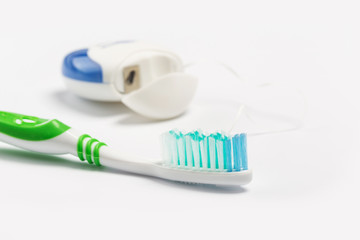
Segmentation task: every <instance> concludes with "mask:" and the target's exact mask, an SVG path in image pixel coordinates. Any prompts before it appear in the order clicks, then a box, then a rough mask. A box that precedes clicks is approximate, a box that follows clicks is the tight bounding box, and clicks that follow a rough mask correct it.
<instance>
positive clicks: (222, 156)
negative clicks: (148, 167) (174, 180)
mask: <svg viewBox="0 0 360 240" xmlns="http://www.w3.org/2000/svg"><path fill="white" fill-rule="evenodd" d="M162 142H163V160H164V164H165V165H167V166H171V167H180V168H184V169H189V170H204V171H223V172H238V171H243V170H247V169H248V166H247V165H248V164H247V151H246V134H244V133H241V134H236V135H233V136H229V135H226V134H223V133H220V132H216V133H212V134H208V135H207V134H204V133H203V132H201V131H199V130H197V131H193V132H188V133H183V132H180V131H177V130H171V131H169V132H166V133H164V134H163V135H162Z"/></svg>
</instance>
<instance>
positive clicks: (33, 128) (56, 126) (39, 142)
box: [0, 111, 106, 165]
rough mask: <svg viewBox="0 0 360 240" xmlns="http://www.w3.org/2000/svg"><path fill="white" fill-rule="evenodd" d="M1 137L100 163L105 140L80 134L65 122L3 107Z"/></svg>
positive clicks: (23, 145)
mask: <svg viewBox="0 0 360 240" xmlns="http://www.w3.org/2000/svg"><path fill="white" fill-rule="evenodd" d="M0 141H2V142H5V143H8V144H11V145H14V146H17V147H20V148H23V149H26V150H30V151H34V152H38V153H45V154H68V153H70V154H72V155H74V156H78V157H79V158H80V160H82V161H85V159H86V160H87V162H88V163H89V164H93V163H95V164H96V165H100V161H99V151H100V148H101V147H102V146H105V145H106V144H105V143H102V142H99V141H98V140H96V139H94V138H91V137H90V136H89V135H87V134H81V133H79V132H77V131H76V130H74V129H72V128H70V127H69V126H67V125H65V124H64V123H62V122H60V121H58V120H56V119H53V120H47V119H42V118H38V117H33V116H26V115H22V114H16V113H9V112H1V111H0Z"/></svg>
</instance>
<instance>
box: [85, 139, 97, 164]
mask: <svg viewBox="0 0 360 240" xmlns="http://www.w3.org/2000/svg"><path fill="white" fill-rule="evenodd" d="M95 142H99V140H97V139H95V138H92V139H90V140H89V141H88V142H87V143H86V147H85V156H86V161H88V163H89V164H93V163H94V162H93V161H92V159H91V145H92V144H93V143H95Z"/></svg>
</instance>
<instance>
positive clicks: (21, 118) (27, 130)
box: [0, 111, 70, 141]
mask: <svg viewBox="0 0 360 240" xmlns="http://www.w3.org/2000/svg"><path fill="white" fill-rule="evenodd" d="M69 129H70V127H69V126H67V125H65V124H64V123H62V122H60V121H58V120H56V119H53V120H48V119H42V118H38V117H34V116H26V115H22V114H17V113H10V112H2V111H0V132H1V133H3V134H6V135H8V136H11V137H14V138H18V139H22V140H28V141H43V140H48V139H51V138H54V137H56V136H59V135H61V134H62V133H64V132H66V131H67V130H69Z"/></svg>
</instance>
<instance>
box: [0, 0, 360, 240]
mask: <svg viewBox="0 0 360 240" xmlns="http://www.w3.org/2000/svg"><path fill="white" fill-rule="evenodd" d="M359 7H360V6H359V3H358V1H329V0H328V1H325V0H324V1H321V0H305V1H285V0H284V1H278V0H275V1H258V0H256V1H225V0H223V1H194V0H193V1H187V0H183V1H176V2H175V1H165V0H162V1H160V0H152V1H145V0H142V1H141V0H132V1H120V0H118V1H106V0H105V1H67V0H63V1H57V2H53V1H37V0H33V1H1V3H0V74H1V75H0V79H1V80H0V83H1V85H0V108H1V110H3V111H13V112H20V113H24V114H30V115H36V116H40V117H45V118H57V119H59V120H61V121H63V122H65V123H67V124H69V125H70V126H73V127H75V128H78V129H82V130H84V131H85V132H87V133H89V134H91V135H92V136H95V137H97V138H99V139H101V140H103V141H104V142H106V143H108V145H110V146H112V147H115V148H118V150H119V151H131V152H134V153H136V152H137V153H139V154H148V155H154V156H155V155H156V154H157V153H158V149H159V144H158V142H157V140H158V135H159V134H160V133H161V132H162V131H164V130H167V129H169V128H176V127H179V126H180V127H183V126H185V125H186V126H188V127H194V128H203V127H204V128H217V129H223V128H228V127H229V126H230V125H231V122H232V120H233V118H234V115H235V113H236V107H237V106H238V102H236V101H240V99H241V98H243V100H244V99H245V100H244V101H248V102H249V104H250V105H251V104H253V106H255V105H256V106H257V107H258V110H259V111H260V112H263V111H265V110H269V109H270V110H269V111H270V112H271V111H272V110H271V109H272V107H274V106H276V107H278V110H279V111H281V112H282V113H292V114H293V113H295V114H298V113H300V112H301V111H302V109H303V106H302V105H301V104H299V102H300V103H301V101H299V96H298V95H296V94H294V92H291V90H290V89H289V91H288V92H286V91H280V90H279V89H277V90H274V91H273V90H272V91H267V92H266V91H265V93H264V94H261V93H260V92H259V91H257V90H249V91H247V90H246V89H247V88H243V85H242V84H240V82H241V81H239V80H237V79H235V78H234V77H233V76H232V75H231V74H229V73H228V72H227V71H225V70H224V69H221V68H219V67H218V66H216V65H214V64H212V65H211V63H207V64H208V65H206V64H202V65H201V66H199V67H196V66H194V67H192V68H191V69H188V70H189V71H190V72H192V73H194V74H197V75H198V76H199V78H200V86H199V91H198V93H197V96H196V99H195V100H194V102H193V104H192V106H191V108H190V109H189V111H188V112H187V113H186V114H185V115H183V116H182V117H181V118H179V119H176V120H171V121H167V122H153V121H149V120H147V119H144V118H142V117H139V116H137V115H136V114H134V113H132V112H131V111H130V110H128V109H126V108H125V107H124V106H122V105H121V104H120V103H95V102H89V101H86V100H82V99H79V98H77V97H76V96H74V95H72V94H70V93H68V92H67V91H66V89H65V87H64V84H63V82H62V79H61V72H60V69H61V61H62V58H63V57H64V55H65V54H66V53H68V52H70V51H72V50H76V49H79V48H84V47H87V46H90V45H93V44H96V43H100V42H104V41H113V40H124V39H145V40H152V41H154V42H157V43H160V44H163V45H166V46H168V47H170V48H172V49H173V50H174V52H176V53H178V54H179V55H180V56H181V57H182V58H183V60H184V62H193V61H198V60H211V61H212V60H221V61H223V62H226V63H227V64H229V65H231V66H232V67H233V68H234V69H236V71H237V72H238V73H239V75H240V77H241V78H242V79H243V80H244V81H246V82H249V83H251V84H253V83H261V82H274V83H279V84H286V85H290V86H293V87H297V88H299V89H300V90H301V91H302V92H303V93H304V95H305V97H306V99H307V101H308V105H309V106H308V112H307V115H306V118H305V124H304V127H303V128H302V129H301V130H299V131H294V132H289V133H283V134H272V135H264V136H258V137H249V141H248V145H249V161H250V164H251V167H252V168H253V170H254V179H253V181H252V182H251V183H250V184H249V185H247V186H244V187H241V188H240V187H239V188H217V187H211V186H201V185H200V186H198V185H185V184H180V183H172V182H167V181H163V180H158V179H154V178H148V177H140V176H134V175H131V174H119V173H117V172H114V171H107V170H98V169H96V167H92V166H89V165H87V164H85V163H81V162H79V161H78V160H76V158H74V157H72V156H59V157H46V156H41V155H36V154H29V153H27V152H25V151H22V150H17V149H15V148H13V147H10V146H8V145H6V144H3V143H1V144H0V239H89V240H90V239H193V238H194V239H227V238H229V239H359V237H360V234H359V230H358V227H359V214H360V211H359V209H360V207H359V204H360V198H359V182H360V181H359V180H360V178H359V172H358V171H359V167H360V159H359V157H360V154H359V143H360V139H359V130H360V129H359V120H360V119H359V114H358V113H359V107H358V106H359V105H358V103H359V100H360V97H359V95H360V94H359V84H358V82H359V80H360V79H359V77H360V74H359V64H360V60H359V59H360V58H359V54H360V47H359V43H360V34H359V22H360V16H359ZM244 89H245V90H244ZM249 89H250V88H249ZM244 92H245V93H247V94H245V95H246V96H247V97H246V98H244V96H245V95H244ZM275 93H276V94H275ZM280 93H281V94H280ZM263 96H267V97H263ZM269 96H270V97H269ZM271 96H272V97H271ZM275 96H276V97H275ZM281 96H282V97H283V98H281ZM276 98H277V100H276ZM300 100H301V98H300ZM271 101H274V102H277V103H278V104H272V103H274V102H271ZM250 107H251V106H249V109H250ZM257 119H258V120H257V122H256V123H255V124H254V123H250V121H247V120H246V118H245V117H244V118H243V119H242V120H241V121H239V124H238V125H237V126H236V130H237V131H252V132H256V131H257V130H260V129H259V126H262V124H260V122H262V123H266V124H268V123H269V121H267V119H269V118H267V117H258V118H257ZM225 130H226V129H225ZM155 149H156V150H155Z"/></svg>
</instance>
